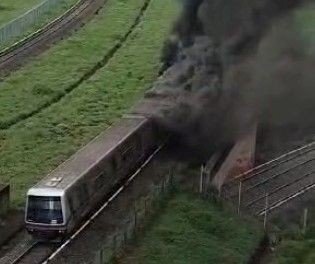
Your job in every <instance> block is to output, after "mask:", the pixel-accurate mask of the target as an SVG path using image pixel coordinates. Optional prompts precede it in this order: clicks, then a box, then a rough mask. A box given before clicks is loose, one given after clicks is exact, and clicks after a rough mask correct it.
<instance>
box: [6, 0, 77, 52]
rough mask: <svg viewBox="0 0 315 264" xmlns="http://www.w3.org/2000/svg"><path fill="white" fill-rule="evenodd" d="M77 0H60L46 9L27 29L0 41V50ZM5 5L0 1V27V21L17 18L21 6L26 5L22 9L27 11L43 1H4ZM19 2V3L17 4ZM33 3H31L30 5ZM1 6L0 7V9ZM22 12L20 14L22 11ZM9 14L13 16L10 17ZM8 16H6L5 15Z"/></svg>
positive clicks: (56, 15)
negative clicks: (22, 32) (19, 34)
mask: <svg viewBox="0 0 315 264" xmlns="http://www.w3.org/2000/svg"><path fill="white" fill-rule="evenodd" d="M77 1H78V0H62V1H60V2H59V3H58V4H57V5H56V6H54V7H52V8H51V9H50V10H49V11H47V12H46V13H45V14H43V15H42V16H41V17H40V18H39V19H38V21H37V22H36V23H35V24H34V25H32V26H30V28H29V29H28V30H26V31H25V32H24V34H22V35H21V36H17V37H14V38H12V39H9V40H8V41H6V42H4V43H1V45H0V51H2V50H4V49H5V48H7V47H9V46H11V45H13V44H14V43H15V42H17V41H19V40H21V39H22V38H24V37H26V36H28V35H29V34H31V33H33V32H35V31H36V30H38V29H40V28H42V27H43V26H44V25H46V24H48V23H49V22H50V21H52V20H54V19H55V18H57V17H58V16H60V15H62V14H63V13H64V12H65V11H66V10H68V9H69V8H70V7H71V6H73V5H74V4H75V3H77ZM4 2H5V5H4V4H3V3H2V1H1V3H0V28H1V26H3V25H2V23H1V21H7V22H9V21H10V20H12V19H15V18H17V16H19V15H21V14H19V13H18V12H19V11H21V10H24V9H23V7H24V5H25V8H26V7H28V9H27V10H24V12H26V11H28V10H29V9H31V8H32V7H34V6H36V4H38V3H41V2H43V0H41V1H38V0H37V1H34V0H28V1H20V0H17V1H6V0H5V1H4ZM18 4H19V5H18ZM32 4H33V5H32ZM1 6H2V9H1ZM24 12H22V14H23V13H24ZM11 15H12V16H13V17H12V18H11ZM7 16H8V17H7ZM6 17H7V18H10V20H7V18H6Z"/></svg>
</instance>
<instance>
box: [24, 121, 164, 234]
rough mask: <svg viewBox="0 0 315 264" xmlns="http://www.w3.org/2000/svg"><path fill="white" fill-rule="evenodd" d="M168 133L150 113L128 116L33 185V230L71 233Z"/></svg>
mask: <svg viewBox="0 0 315 264" xmlns="http://www.w3.org/2000/svg"><path fill="white" fill-rule="evenodd" d="M162 138H163V136H162V133H161V132H160V131H159V130H158V129H157V127H156V126H155V125H154V123H153V122H152V121H151V120H149V119H147V118H146V117H143V116H140V115H138V116H129V117H125V118H123V119H122V120H121V121H120V122H119V123H118V124H116V125H115V126H113V127H111V128H109V129H108V130H107V131H105V132H104V133H102V134H101V135H99V136H98V137H96V138H95V139H94V140H93V141H92V142H90V143H89V144H88V145H86V146H85V147H84V148H82V149H81V150H79V151H78V152H77V153H75V154H74V155H73V156H72V157H71V158H69V159H68V160H67V161H65V162H64V163H63V164H61V165H60V166H59V167H57V168H56V169H55V170H54V171H52V172H51V173H49V174H48V175H47V176H46V177H45V178H44V179H42V180H41V181H40V182H39V183H37V184H36V185H35V186H34V187H32V188H31V189H29V190H28V192H27V199H26V209H25V224H26V229H27V231H28V232H29V233H30V234H31V235H32V236H34V237H35V238H37V239H45V240H46V239H47V240H59V239H62V238H64V237H66V236H67V235H69V234H71V233H72V232H73V231H74V229H75V228H77V227H78V226H79V225H80V223H82V221H83V220H84V219H85V218H87V217H88V215H89V214H91V212H92V211H93V210H95V209H96V206H97V205H100V203H101V202H102V201H103V200H104V198H105V197H106V195H108V194H109V193H110V192H111V191H113V189H114V187H115V186H117V185H118V184H119V183H120V182H122V180H123V179H125V178H126V177H127V176H128V175H129V174H130V172H132V171H135V170H136V169H137V167H138V166H139V165H140V164H141V163H142V162H143V161H144V160H145V159H146V157H148V156H149V155H150V154H152V153H153V151H154V150H155V149H156V148H157V147H158V145H159V144H160V142H161V140H162Z"/></svg>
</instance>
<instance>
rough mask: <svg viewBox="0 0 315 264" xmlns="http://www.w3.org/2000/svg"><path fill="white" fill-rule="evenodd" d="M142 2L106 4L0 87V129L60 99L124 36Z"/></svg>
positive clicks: (120, 1) (112, 2)
mask: <svg viewBox="0 0 315 264" xmlns="http://www.w3.org/2000/svg"><path fill="white" fill-rule="evenodd" d="M144 1H145V0H130V1H124V0H117V1H114V0H109V1H108V3H107V4H106V8H104V9H102V11H101V12H100V14H99V15H98V16H97V17H95V19H94V20H93V21H91V22H90V23H89V24H88V25H86V26H85V27H84V28H83V29H81V30H80V31H79V33H78V34H75V35H73V36H72V37H70V38H69V39H67V40H66V41H64V42H61V43H60V45H56V46H54V47H52V48H51V49H50V50H49V51H48V52H46V53H45V54H44V55H43V56H40V57H38V58H36V59H35V61H34V62H32V63H31V64H29V65H27V66H26V67H24V68H23V69H21V70H19V71H17V72H14V73H13V74H12V75H11V76H9V77H8V78H6V79H5V80H4V81H3V82H2V83H0V91H1V96H0V128H2V129H6V128H8V127H10V126H11V125H12V124H15V123H17V122H19V121H21V120H23V119H25V118H26V117H29V116H30V115H32V114H33V113H35V112H37V111H38V110H39V109H42V108H43V107H46V106H47V105H50V104H51V103H52V102H55V101H57V100H58V99H59V98H60V97H62V96H64V95H65V94H66V93H67V91H68V90H71V89H72V88H73V86H74V85H75V84H76V83H77V82H78V81H79V80H80V79H81V78H82V77H83V76H84V75H85V74H86V73H87V72H88V71H90V70H91V69H92V68H93V67H94V66H95V65H96V64H97V63H98V62H99V61H100V60H101V59H102V58H103V57H105V56H106V54H108V53H109V52H110V51H111V49H112V48H113V46H115V45H117V43H119V42H120V41H121V39H122V38H123V36H124V35H125V34H126V32H128V30H129V29H130V27H131V25H132V24H133V23H134V21H135V18H136V17H137V15H138V14H139V10H140V9H141V7H143V5H144Z"/></svg>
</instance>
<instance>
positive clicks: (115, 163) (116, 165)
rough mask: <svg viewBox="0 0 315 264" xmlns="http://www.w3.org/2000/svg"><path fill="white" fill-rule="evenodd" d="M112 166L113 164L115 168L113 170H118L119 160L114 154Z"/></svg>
mask: <svg viewBox="0 0 315 264" xmlns="http://www.w3.org/2000/svg"><path fill="white" fill-rule="evenodd" d="M111 166H112V168H113V171H116V170H117V168H118V162H117V160H116V157H115V156H113V157H112V159H111Z"/></svg>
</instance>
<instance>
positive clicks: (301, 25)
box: [296, 4, 315, 54]
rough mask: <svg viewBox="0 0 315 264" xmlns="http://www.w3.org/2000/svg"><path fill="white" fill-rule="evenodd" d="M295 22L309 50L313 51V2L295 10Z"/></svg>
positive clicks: (314, 18)
mask: <svg viewBox="0 0 315 264" xmlns="http://www.w3.org/2000/svg"><path fill="white" fill-rule="evenodd" d="M296 24H297V26H298V30H299V31H300V32H301V33H302V35H303V37H304V39H305V40H306V44H307V46H308V48H309V49H310V50H311V52H312V53H313V54H314V53H315V4H308V5H307V6H306V7H304V8H301V9H299V10H298V11H297V12H296Z"/></svg>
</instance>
